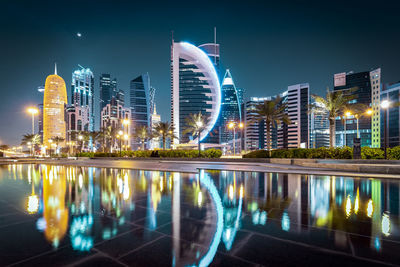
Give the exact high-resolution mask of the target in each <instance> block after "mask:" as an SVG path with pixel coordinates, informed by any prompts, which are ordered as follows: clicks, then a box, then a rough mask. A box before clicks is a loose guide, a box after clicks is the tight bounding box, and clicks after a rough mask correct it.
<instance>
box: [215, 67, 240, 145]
mask: <svg viewBox="0 0 400 267" xmlns="http://www.w3.org/2000/svg"><path fill="white" fill-rule="evenodd" d="M221 92H222V102H221V115H220V126H221V128H220V129H221V131H220V134H221V142H222V143H226V142H228V141H230V140H232V139H233V131H232V130H231V129H228V124H229V122H236V123H238V122H241V121H242V116H241V115H242V112H241V110H240V109H241V106H240V100H239V94H238V91H237V90H236V86H235V83H234V82H233V79H232V75H231V73H230V71H229V69H228V70H226V73H225V77H224V79H223V81H222V87H221Z"/></svg>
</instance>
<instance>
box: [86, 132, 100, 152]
mask: <svg viewBox="0 0 400 267" xmlns="http://www.w3.org/2000/svg"><path fill="white" fill-rule="evenodd" d="M89 136H90V139H91V140H92V142H93V145H92V151H93V150H94V149H93V148H94V147H96V143H97V142H98V141H99V140H101V138H102V136H101V132H100V131H93V132H89Z"/></svg>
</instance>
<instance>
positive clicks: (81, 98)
mask: <svg viewBox="0 0 400 267" xmlns="http://www.w3.org/2000/svg"><path fill="white" fill-rule="evenodd" d="M71 104H72V105H73V106H75V107H80V108H88V110H89V113H88V121H87V122H84V124H87V125H88V130H89V131H94V76H93V72H92V71H91V70H90V69H89V68H87V69H85V68H81V69H80V70H75V71H74V72H73V73H72V82H71Z"/></svg>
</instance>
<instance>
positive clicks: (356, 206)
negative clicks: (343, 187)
mask: <svg viewBox="0 0 400 267" xmlns="http://www.w3.org/2000/svg"><path fill="white" fill-rule="evenodd" d="M359 198H360V196H359V189H358V188H357V196H356V200H355V201H354V213H355V214H357V213H358V209H359V207H360V203H359V202H360V200H359Z"/></svg>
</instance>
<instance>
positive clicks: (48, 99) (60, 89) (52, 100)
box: [43, 66, 68, 147]
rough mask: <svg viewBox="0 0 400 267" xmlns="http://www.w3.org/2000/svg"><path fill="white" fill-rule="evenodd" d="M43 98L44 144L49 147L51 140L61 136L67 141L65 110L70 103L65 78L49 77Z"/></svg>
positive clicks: (55, 74) (54, 75)
mask: <svg viewBox="0 0 400 267" xmlns="http://www.w3.org/2000/svg"><path fill="white" fill-rule="evenodd" d="M44 88H45V89H44V97H43V143H44V145H46V146H47V147H50V146H49V139H51V138H52V137H54V136H59V137H61V138H64V139H65V137H66V136H65V131H66V127H65V118H64V108H65V105H66V104H67V102H68V99H67V89H66V87H65V82H64V80H63V78H61V77H60V76H58V75H57V66H56V67H55V71H54V74H52V75H49V76H47V78H46V83H45V86H44Z"/></svg>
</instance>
